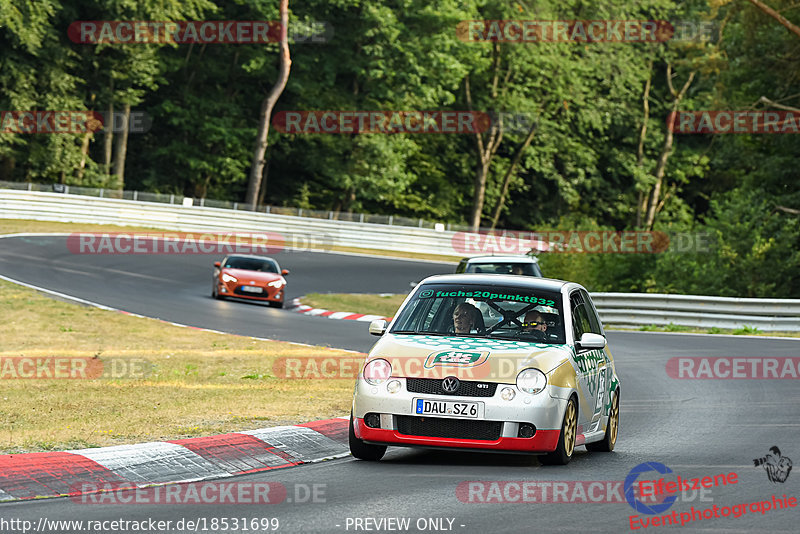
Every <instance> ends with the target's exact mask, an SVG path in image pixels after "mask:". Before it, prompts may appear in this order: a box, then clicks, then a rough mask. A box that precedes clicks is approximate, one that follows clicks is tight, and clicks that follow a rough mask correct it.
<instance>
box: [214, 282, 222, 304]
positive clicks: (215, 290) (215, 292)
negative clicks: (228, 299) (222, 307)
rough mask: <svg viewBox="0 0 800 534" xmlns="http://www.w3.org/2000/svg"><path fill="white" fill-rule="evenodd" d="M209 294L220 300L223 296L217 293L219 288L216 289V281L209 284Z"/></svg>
mask: <svg viewBox="0 0 800 534" xmlns="http://www.w3.org/2000/svg"><path fill="white" fill-rule="evenodd" d="M211 296H212V297H214V298H215V299H217V300H222V299H223V298H224V297H223V296H222V295H220V294H219V290H217V283H216V282H214V285H212V286H211Z"/></svg>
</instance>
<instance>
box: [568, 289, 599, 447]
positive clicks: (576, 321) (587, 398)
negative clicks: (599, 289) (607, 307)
mask: <svg viewBox="0 0 800 534" xmlns="http://www.w3.org/2000/svg"><path fill="white" fill-rule="evenodd" d="M569 302H570V310H571V313H572V334H573V336H574V338H575V342H576V346H575V356H574V360H575V365H576V367H577V373H576V374H577V382H578V390H579V395H580V401H581V402H580V403H581V406H580V413H579V420H578V424H579V428H578V432H580V433H586V432H589V431H590V429H591V427H592V425H593V424H594V421H593V419H594V414H595V411H596V408H597V380H598V378H597V354H596V352H597V351H593V350H579V349H578V347H577V342H578V341H579V340H580V339H581V336H582V335H583V334H584V332H591V331H592V324H591V321H590V320H589V314H588V313H587V307H586V302H585V301H584V298H583V295H581V293H580V291H579V290H575V291H573V292H572V293H570V297H569Z"/></svg>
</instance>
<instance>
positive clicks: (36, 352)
mask: <svg viewBox="0 0 800 534" xmlns="http://www.w3.org/2000/svg"><path fill="white" fill-rule="evenodd" d="M95 355H98V357H99V358H100V359H101V360H102V361H103V362H105V363H106V364H108V363H110V362H111V361H112V360H114V359H120V358H143V359H145V360H147V361H148V362H149V363H150V364H151V365H152V372H151V373H150V374H149V375H148V376H147V377H145V378H141V377H140V378H135V379H128V378H126V379H87V380H79V379H78V380H65V379H2V380H1V381H0V451H2V452H6V453H11V452H29V451H42V450H62V449H67V448H82V447H93V446H104V445H116V444H122V443H136V442H142V441H148V440H163V439H176V438H181V437H189V436H199V435H210V434H217V433H223V432H231V431H236V430H246V429H253V428H262V427H267V426H273V425H280V424H291V423H297V422H302V421H309V420H314V419H320V418H329V417H335V416H340V415H347V413H348V412H349V410H350V396H351V392H352V385H353V384H352V379H338V380H287V379H281V378H277V377H275V376H274V374H273V369H272V364H273V362H274V360H275V359H276V358H280V357H282V356H298V357H309V356H327V357H330V356H347V357H352V356H353V355H352V353H348V352H345V351H336V350H332V349H326V348H321V347H307V346H303V345H297V344H291V343H281V342H275V341H262V340H256V339H252V338H248V337H244V336H234V335H227V334H216V333H213V332H204V331H200V330H196V329H191V328H182V327H178V326H173V325H170V324H167V323H164V322H161V321H157V320H155V319H145V318H138V317H132V316H129V315H125V314H122V313H117V312H111V311H105V310H100V309H97V308H91V307H84V306H78V305H75V304H70V303H66V302H60V301H57V300H53V299H50V298H48V297H45V296H43V295H40V294H38V293H36V292H35V291H32V290H29V289H26V288H22V287H19V286H16V285H14V284H10V283H6V282H0V360H2V361H5V359H6V358H8V357H20V356H26V357H49V356H82V357H92V356H95ZM2 369H3V368H2V367H1V366H0V371H2ZM0 376H9V375H8V374H7V373H6V374H0Z"/></svg>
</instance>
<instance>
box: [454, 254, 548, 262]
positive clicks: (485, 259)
mask: <svg viewBox="0 0 800 534" xmlns="http://www.w3.org/2000/svg"><path fill="white" fill-rule="evenodd" d="M465 260H466V261H468V262H469V263H539V260H538V259H536V258H534V257H533V256H475V257H473V258H464V259H463V260H461V261H465Z"/></svg>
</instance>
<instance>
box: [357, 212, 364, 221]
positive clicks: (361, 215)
mask: <svg viewBox="0 0 800 534" xmlns="http://www.w3.org/2000/svg"><path fill="white" fill-rule="evenodd" d="M358 222H362V223H363V222H364V214H363V213H361V214H359V216H358Z"/></svg>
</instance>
